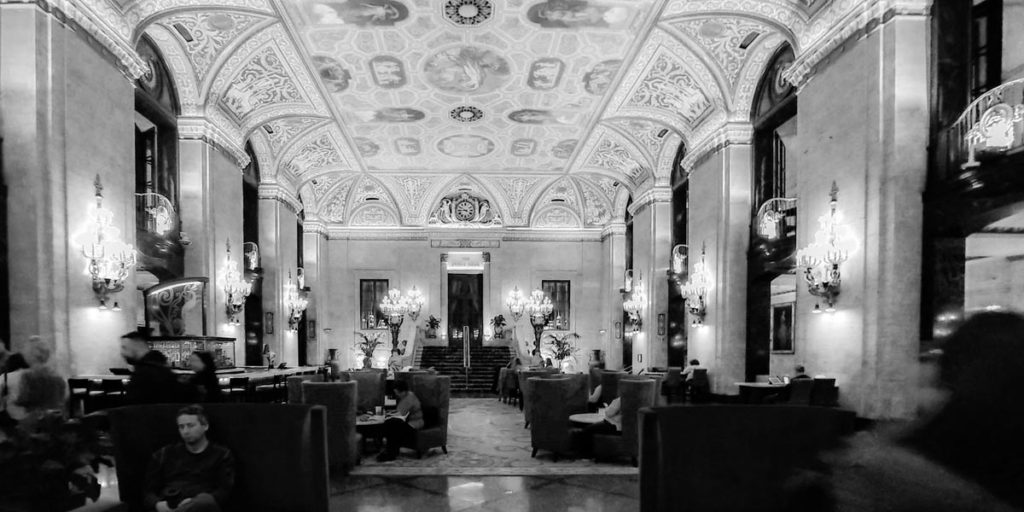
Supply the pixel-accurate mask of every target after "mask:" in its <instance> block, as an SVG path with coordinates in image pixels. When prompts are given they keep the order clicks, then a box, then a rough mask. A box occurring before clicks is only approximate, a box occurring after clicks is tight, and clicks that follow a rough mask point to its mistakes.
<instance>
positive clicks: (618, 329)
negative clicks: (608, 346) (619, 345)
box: [615, 322, 622, 340]
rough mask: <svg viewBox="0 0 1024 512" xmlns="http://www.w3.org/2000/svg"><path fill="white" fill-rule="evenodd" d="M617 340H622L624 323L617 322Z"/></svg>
mask: <svg viewBox="0 0 1024 512" xmlns="http://www.w3.org/2000/svg"><path fill="white" fill-rule="evenodd" d="M615 339H617V340H621V339H622V322H615Z"/></svg>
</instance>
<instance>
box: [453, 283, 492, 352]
mask: <svg viewBox="0 0 1024 512" xmlns="http://www.w3.org/2000/svg"><path fill="white" fill-rule="evenodd" d="M483 292H484V276H483V274H448V331H449V332H448V347H449V348H462V346H463V343H464V342H467V341H468V342H469V346H470V347H479V346H482V345H483V325H484V309H483V304H484V293H483ZM466 327H468V328H469V330H468V332H467V331H466V329H465V328H466Z"/></svg>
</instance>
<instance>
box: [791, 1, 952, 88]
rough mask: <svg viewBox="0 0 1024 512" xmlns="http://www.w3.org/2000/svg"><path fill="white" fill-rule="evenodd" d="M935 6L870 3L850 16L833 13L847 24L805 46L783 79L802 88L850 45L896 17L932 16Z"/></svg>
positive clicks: (839, 24) (836, 25)
mask: <svg viewBox="0 0 1024 512" xmlns="http://www.w3.org/2000/svg"><path fill="white" fill-rule="evenodd" d="M931 6H932V0H867V1H863V2H857V3H855V7H854V8H853V9H851V10H850V11H849V12H847V13H833V16H836V17H838V16H841V17H842V19H843V20H845V21H837V22H835V23H833V24H832V26H831V27H830V28H828V29H827V30H826V31H825V32H824V33H823V34H821V35H820V36H819V37H818V38H817V39H815V40H812V41H807V42H805V43H804V44H803V46H804V48H806V49H805V50H804V51H802V52H800V55H798V56H797V58H796V60H794V61H793V64H792V65H790V66H789V69H787V70H786V71H785V72H784V73H782V78H783V79H785V80H786V81H787V82H789V83H791V84H793V86H794V87H802V86H803V85H804V84H806V83H807V82H808V80H810V79H811V77H812V76H813V75H814V72H815V71H816V68H817V67H818V64H820V63H821V62H822V61H826V60H831V59H830V57H831V56H832V54H833V53H835V52H842V51H844V49H845V47H846V46H847V45H846V44H845V43H846V42H847V41H849V40H851V39H859V38H860V37H863V36H865V35H867V34H870V33H871V32H873V31H874V30H875V29H876V28H878V27H879V26H880V25H882V24H884V23H885V22H887V21H889V20H890V19H892V18H894V17H896V16H928V14H929V12H930V11H931Z"/></svg>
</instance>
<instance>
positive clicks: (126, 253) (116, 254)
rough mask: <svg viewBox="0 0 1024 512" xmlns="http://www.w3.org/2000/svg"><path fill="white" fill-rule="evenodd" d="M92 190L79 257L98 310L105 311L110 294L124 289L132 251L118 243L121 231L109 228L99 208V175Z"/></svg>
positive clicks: (107, 216) (110, 216)
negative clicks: (92, 200) (93, 200)
mask: <svg viewBox="0 0 1024 512" xmlns="http://www.w3.org/2000/svg"><path fill="white" fill-rule="evenodd" d="M93 186H94V188H95V190H96V207H95V208H94V209H93V210H92V212H90V214H89V217H90V220H91V222H90V224H89V227H88V230H87V231H86V233H85V235H84V237H83V240H82V256H83V257H85V259H86V262H87V263H86V271H87V272H88V273H89V276H91V277H92V290H93V292H94V293H95V294H96V298H97V299H99V301H100V305H99V308H100V309H107V301H108V300H109V299H110V294H112V293H117V292H120V291H121V290H123V289H124V282H125V280H126V279H128V273H129V272H130V271H131V270H132V269H133V268H135V248H134V247H132V246H131V245H130V244H126V243H124V242H122V241H121V230H119V229H118V228H116V227H114V224H113V218H114V214H113V212H111V211H110V210H108V209H106V208H104V207H103V184H102V183H101V182H100V176H99V174H97V175H96V181H95V182H93ZM115 306H116V303H115ZM116 310H120V308H119V307H118V308H117V309H116Z"/></svg>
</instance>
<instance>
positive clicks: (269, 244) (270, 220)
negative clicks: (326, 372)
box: [259, 186, 299, 366]
mask: <svg viewBox="0 0 1024 512" xmlns="http://www.w3.org/2000/svg"><path fill="white" fill-rule="evenodd" d="M273 194H274V191H273V190H268V188H265V187H264V186H261V187H260V200H259V216H260V239H259V240H260V241H259V244H260V256H261V258H262V263H263V314H264V317H265V318H264V326H263V335H262V336H263V343H264V345H266V346H269V347H270V351H272V352H274V353H275V354H277V363H278V364H280V363H287V364H288V365H289V366H296V365H297V364H298V363H299V352H298V345H299V343H298V334H297V333H296V332H295V331H290V330H288V318H289V315H290V313H291V312H290V311H289V310H287V309H286V308H285V306H284V293H285V285H286V284H287V283H288V279H289V275H290V276H291V281H292V283H295V276H296V268H297V267H298V265H297V263H298V254H297V252H298V230H297V228H296V212H295V209H294V208H293V207H292V205H291V204H289V203H288V202H286V201H285V200H283V199H278V198H277V197H274V195H273ZM268 196H270V197H268ZM267 313H272V314H273V321H272V322H268V319H267V318H266V317H267ZM268 325H269V326H272V328H273V332H272V333H271V332H267V331H268V330H269V329H270V328H269V327H268Z"/></svg>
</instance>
